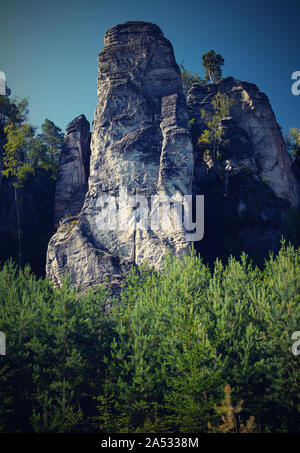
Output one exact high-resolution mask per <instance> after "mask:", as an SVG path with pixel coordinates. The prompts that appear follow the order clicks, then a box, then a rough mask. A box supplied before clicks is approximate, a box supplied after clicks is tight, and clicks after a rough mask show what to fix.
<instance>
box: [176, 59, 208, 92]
mask: <svg viewBox="0 0 300 453" xmlns="http://www.w3.org/2000/svg"><path fill="white" fill-rule="evenodd" d="M179 67H180V73H181V80H182V85H183V89H184V92H185V94H187V92H188V90H189V89H190V88H191V87H192V86H193V85H195V84H196V85H205V80H203V79H202V78H201V77H200V76H199V74H198V73H197V72H195V73H192V72H191V71H189V70H188V69H185V67H184V66H183V63H181V65H180V66H179Z"/></svg>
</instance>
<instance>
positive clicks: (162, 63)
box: [47, 22, 194, 288]
mask: <svg viewBox="0 0 300 453" xmlns="http://www.w3.org/2000/svg"><path fill="white" fill-rule="evenodd" d="M104 44H105V46H104V49H103V50H102V51H101V52H100V54H99V57H98V60H99V75H98V104H97V107H96V110H95V117H94V122H93V131H92V138H91V158H90V176H89V183H88V192H87V194H86V197H85V201H84V205H83V208H82V210H81V213H80V214H79V216H77V217H76V218H73V219H72V218H68V219H66V220H65V221H63V222H62V224H61V226H60V228H59V229H58V231H57V233H56V234H55V235H54V236H53V238H52V239H51V241H50V243H49V249H48V260H47V273H48V274H49V275H50V276H51V277H52V278H53V280H54V281H56V282H57V284H60V283H61V279H62V276H63V274H65V273H66V272H68V273H69V274H70V276H71V279H72V281H73V283H74V284H80V285H82V287H83V288H84V287H87V286H90V285H93V284H97V283H105V282H106V281H107V278H108V279H109V281H110V284H114V283H115V284H116V285H117V284H119V282H120V281H121V280H122V278H123V276H124V274H125V273H126V272H127V271H128V269H129V268H130V266H131V265H132V264H140V263H142V262H144V261H145V260H147V261H148V262H149V263H150V264H151V265H153V266H155V267H156V268H159V267H160V265H161V261H162V259H163V257H164V256H165V253H166V251H167V249H168V248H170V249H171V250H172V251H173V252H174V253H175V254H178V255H181V254H183V253H188V248H189V245H190V244H189V243H188V242H187V241H186V236H185V234H184V231H183V230H182V231H173V232H170V231H166V230H162V229H159V230H157V231H155V232H154V231H151V230H150V229H149V230H137V231H136V232H134V231H133V230H132V229H125V230H123V231H119V229H116V230H107V229H102V228H99V206H100V205H99V200H101V197H102V196H103V195H111V196H114V197H118V196H119V193H120V188H121V187H123V188H126V190H127V193H128V196H132V195H137V196H139V195H143V196H145V197H146V198H147V200H148V202H149V207H150V198H151V196H153V195H155V194H160V195H163V194H165V195H168V196H172V197H176V198H177V199H182V198H181V197H182V195H184V194H191V187H192V177H193V166H194V163H193V148H192V141H191V135H190V125H189V118H188V113H187V108H186V101H185V96H184V94H183V88H182V82H181V77H180V71H179V68H178V66H177V64H176V61H175V58H174V53H173V48H172V45H171V44H170V42H169V41H168V40H167V39H166V38H165V37H164V35H163V33H162V31H161V30H160V28H159V27H158V26H156V25H154V24H151V23H146V22H127V23H124V24H121V25H117V26H115V27H113V28H111V29H110V30H108V31H107V33H106V34H105V38H104ZM67 179H68V178H67Z"/></svg>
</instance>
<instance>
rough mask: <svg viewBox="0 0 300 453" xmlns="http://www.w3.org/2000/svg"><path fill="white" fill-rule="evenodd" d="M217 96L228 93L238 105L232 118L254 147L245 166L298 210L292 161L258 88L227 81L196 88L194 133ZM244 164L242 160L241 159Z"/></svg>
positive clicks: (190, 102) (191, 112) (192, 115)
mask: <svg viewBox="0 0 300 453" xmlns="http://www.w3.org/2000/svg"><path fill="white" fill-rule="evenodd" d="M217 92H220V93H225V94H227V96H229V97H230V98H232V99H233V100H234V101H235V103H234V104H233V106H232V109H231V116H232V118H233V120H234V121H235V122H236V126H238V127H240V128H241V129H242V130H243V131H244V132H245V133H247V135H248V137H249V140H250V142H251V144H252V152H251V156H250V157H251V159H250V160H248V161H247V162H246V163H245V162H244V163H245V164H247V166H249V168H250V169H251V170H252V171H254V172H255V173H256V174H257V175H258V176H260V177H262V178H264V179H265V180H266V181H268V183H269V185H270V187H271V189H272V190H273V192H274V193H275V195H276V196H277V197H280V198H283V199H285V200H287V201H289V202H290V203H291V204H292V205H293V206H299V195H298V191H297V183H296V180H295V176H294V174H293V171H292V161H291V159H290V156H289V155H288V152H287V150H286V145H285V143H284V140H283V137H282V134H281V130H280V127H279V125H278V124H277V122H276V119H275V116H274V113H273V110H272V108H271V105H270V103H269V100H268V98H267V96H266V95H265V94H264V93H262V92H261V91H259V90H258V88H257V87H256V85H254V84H252V83H248V82H241V81H239V80H236V79H234V78H233V77H227V78H226V79H223V80H222V81H221V82H219V83H217V84H213V85H207V86H200V85H194V86H193V87H192V88H191V89H190V91H189V93H188V96H187V104H188V110H189V115H190V118H195V129H194V130H195V131H196V130H197V127H198V128H200V129H201V126H202V125H201V123H202V119H201V108H203V109H205V110H210V109H211V108H212V107H211V100H212V98H213V97H214V96H215V95H216V93H217ZM239 159H240V161H243V157H242V156H240V157H239Z"/></svg>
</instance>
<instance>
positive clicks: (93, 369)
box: [0, 263, 111, 432]
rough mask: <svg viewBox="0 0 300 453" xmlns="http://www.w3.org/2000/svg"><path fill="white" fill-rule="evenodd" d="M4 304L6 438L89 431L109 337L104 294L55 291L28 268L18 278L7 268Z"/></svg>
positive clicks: (0, 277) (0, 310)
mask: <svg viewBox="0 0 300 453" xmlns="http://www.w3.org/2000/svg"><path fill="white" fill-rule="evenodd" d="M0 300H1V304H0V330H1V331H3V332H5V334H6V338H7V355H6V356H5V357H4V356H3V357H1V361H0V377H1V380H0V382H1V388H0V399H1V402H3V401H4V402H5V404H4V405H3V403H2V404H1V406H2V408H1V411H2V413H0V415H1V416H2V417H0V418H4V420H5V430H7V431H36V432H71V431H74V429H76V430H77V431H85V430H86V429H87V418H88V416H89V415H90V412H91V411H93V410H94V412H95V404H94V402H93V394H95V393H98V392H100V387H99V385H100V382H101V379H102V378H103V373H104V365H103V360H102V358H103V356H104V354H108V345H109V342H108V338H110V337H111V334H110V333H109V332H110V322H111V321H110V319H109V318H108V317H107V316H106V315H105V306H106V294H105V292H104V291H103V290H102V289H101V288H99V289H98V290H96V291H94V292H92V291H91V290H90V291H89V292H88V293H86V294H84V295H81V296H80V295H79V292H78V290H75V289H71V288H70V286H69V283H68V281H67V280H65V281H64V283H63V285H62V287H61V288H60V289H54V288H53V287H52V285H51V284H50V283H49V282H48V280H47V279H41V280H36V278H35V277H34V276H33V275H32V274H31V272H30V270H29V268H25V269H24V271H18V270H17V268H16V267H15V266H14V265H13V264H12V263H7V264H6V265H5V266H4V267H3V269H2V270H1V271H0ZM3 375H4V376H5V379H4V380H3V378H2V376H3ZM83 414H84V415H85V421H83Z"/></svg>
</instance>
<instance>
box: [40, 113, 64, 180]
mask: <svg viewBox="0 0 300 453" xmlns="http://www.w3.org/2000/svg"><path fill="white" fill-rule="evenodd" d="M41 128H42V133H41V134H39V135H38V137H37V146H36V149H39V150H40V152H39V156H38V162H39V165H40V166H41V167H42V168H44V169H45V170H47V171H50V172H51V174H52V177H53V178H54V179H55V178H56V174H57V168H58V158H59V154H60V151H61V147H62V144H63V141H64V134H63V133H62V132H61V129H60V128H59V127H58V126H56V125H55V124H54V123H53V121H50V120H48V119H45V121H44V123H43V124H42V126H41Z"/></svg>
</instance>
